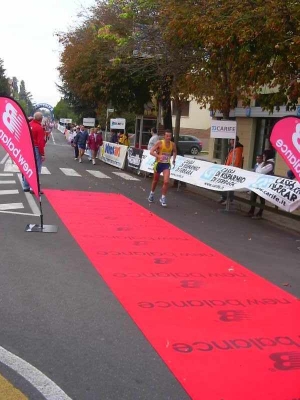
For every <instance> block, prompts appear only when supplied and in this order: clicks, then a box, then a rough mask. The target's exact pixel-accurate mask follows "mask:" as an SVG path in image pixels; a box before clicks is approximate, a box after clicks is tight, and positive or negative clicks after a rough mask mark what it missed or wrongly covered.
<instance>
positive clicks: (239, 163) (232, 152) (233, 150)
mask: <svg viewBox="0 0 300 400" xmlns="http://www.w3.org/2000/svg"><path fill="white" fill-rule="evenodd" d="M229 144H230V149H229V153H228V155H227V158H226V161H225V165H227V166H228V167H231V166H232V167H236V168H242V167H243V151H244V146H243V145H242V144H241V143H240V139H239V137H238V136H237V137H236V141H235V147H234V139H230V141H229ZM228 193H229V199H230V201H231V202H232V201H233V196H234V191H229V192H228ZM228 193H227V192H223V193H222V195H221V199H220V200H219V203H221V204H225V203H226V200H227V196H228Z"/></svg>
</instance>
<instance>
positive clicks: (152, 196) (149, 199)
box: [148, 193, 154, 203]
mask: <svg viewBox="0 0 300 400" xmlns="http://www.w3.org/2000/svg"><path fill="white" fill-rule="evenodd" d="M148 201H149V203H153V202H154V195H153V194H152V193H150V194H149V197H148Z"/></svg>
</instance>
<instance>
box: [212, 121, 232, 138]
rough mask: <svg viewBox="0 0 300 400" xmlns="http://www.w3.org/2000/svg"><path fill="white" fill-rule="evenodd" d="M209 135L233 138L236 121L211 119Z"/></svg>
mask: <svg viewBox="0 0 300 400" xmlns="http://www.w3.org/2000/svg"><path fill="white" fill-rule="evenodd" d="M210 137H211V138H214V139H235V138H236V121H219V120H211V128H210Z"/></svg>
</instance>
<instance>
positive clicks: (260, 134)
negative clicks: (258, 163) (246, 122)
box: [252, 118, 279, 165]
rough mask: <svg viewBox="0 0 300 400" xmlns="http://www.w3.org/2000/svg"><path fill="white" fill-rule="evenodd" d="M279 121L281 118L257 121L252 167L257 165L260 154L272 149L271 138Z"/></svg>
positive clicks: (259, 119)
mask: <svg viewBox="0 0 300 400" xmlns="http://www.w3.org/2000/svg"><path fill="white" fill-rule="evenodd" d="M278 121H279V118H258V119H257V125H256V133H255V142H254V151H253V160H252V165H254V164H255V160H256V156H257V155H258V154H262V153H263V152H264V151H265V150H267V149H270V148H272V145H271V141H270V136H271V133H272V129H273V127H274V125H275V124H276V122H278Z"/></svg>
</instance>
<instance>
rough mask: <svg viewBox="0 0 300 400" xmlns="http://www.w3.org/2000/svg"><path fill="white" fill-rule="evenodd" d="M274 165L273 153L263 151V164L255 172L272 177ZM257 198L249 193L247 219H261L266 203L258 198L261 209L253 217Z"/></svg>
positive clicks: (255, 194) (261, 198)
mask: <svg viewBox="0 0 300 400" xmlns="http://www.w3.org/2000/svg"><path fill="white" fill-rule="evenodd" d="M274 165H275V160H274V151H273V150H265V151H264V152H263V162H262V163H260V164H259V165H258V167H257V168H256V171H255V172H257V173H258V174H263V175H274ZM257 196H258V194H257V193H255V192H251V197H250V201H251V203H253V204H252V206H251V208H250V210H249V211H248V214H247V217H251V218H253V219H262V215H263V211H264V206H265V204H266V201H265V199H264V198H263V197H260V196H259V199H260V204H261V206H262V207H261V208H260V209H259V211H258V212H257V214H256V215H254V212H255V202H256V199H257Z"/></svg>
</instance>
